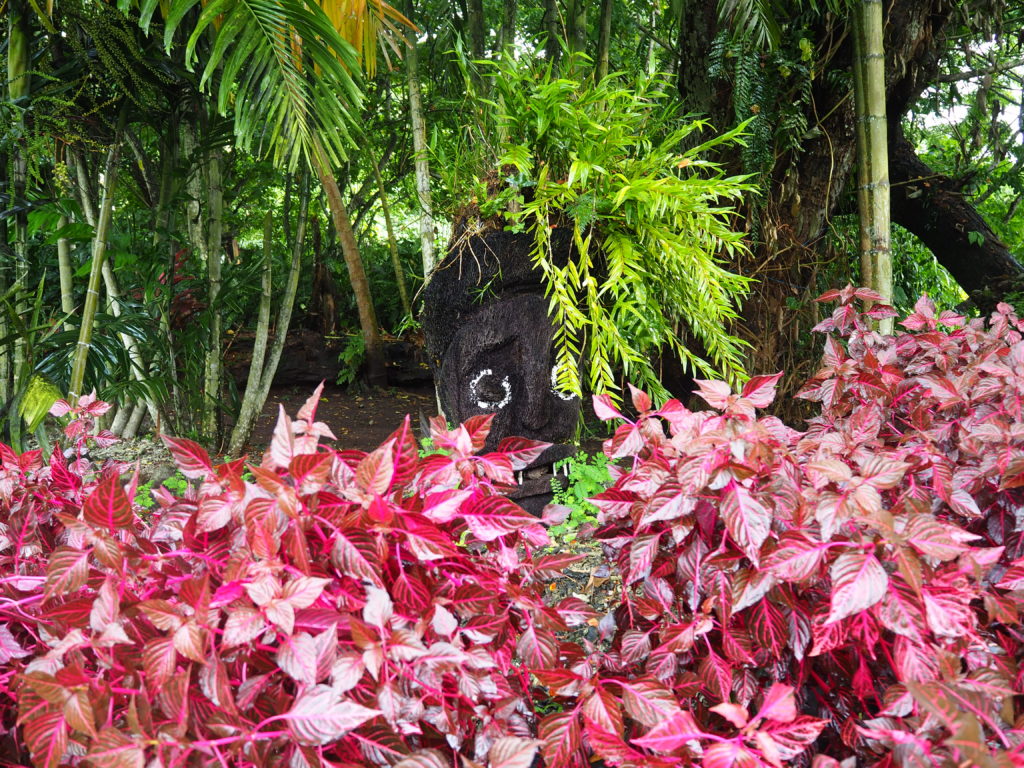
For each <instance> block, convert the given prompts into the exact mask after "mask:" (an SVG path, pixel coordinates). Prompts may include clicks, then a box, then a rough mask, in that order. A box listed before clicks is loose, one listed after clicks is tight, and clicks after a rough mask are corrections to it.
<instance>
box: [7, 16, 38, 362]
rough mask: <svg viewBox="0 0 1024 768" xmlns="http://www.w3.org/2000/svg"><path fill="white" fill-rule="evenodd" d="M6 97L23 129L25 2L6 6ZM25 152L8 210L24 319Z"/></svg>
mask: <svg viewBox="0 0 1024 768" xmlns="http://www.w3.org/2000/svg"><path fill="white" fill-rule="evenodd" d="M7 13H8V28H7V89H8V90H7V93H8V97H9V99H10V102H11V103H12V104H14V105H15V107H14V108H15V110H17V114H18V117H17V118H16V120H17V122H18V124H19V126H20V127H21V128H22V129H24V125H25V120H24V110H25V109H27V108H28V103H27V102H28V96H29V93H30V92H31V85H32V74H31V70H30V66H31V53H32V52H31V46H32V30H31V28H30V27H29V17H28V14H29V8H28V4H27V3H26V2H24V0H9V2H8V6H7ZM27 152H28V150H27V148H26V147H25V146H24V145H23V144H22V143H19V144H18V145H17V146H15V148H14V156H13V161H14V162H13V163H12V165H13V169H12V170H13V174H12V177H11V190H10V191H11V199H10V206H11V207H12V208H14V209H15V211H16V213H15V214H14V284H15V285H16V286H18V288H19V291H18V296H17V311H18V313H19V314H21V315H24V314H25V313H26V312H27V311H28V307H27V304H26V303H25V298H24V291H23V290H20V289H23V288H24V287H25V285H26V283H27V281H28V214H27V212H26V211H25V207H24V205H23V202H24V200H25V184H26V180H27V176H28V157H27ZM24 354H25V350H24V346H23V342H22V340H21V339H16V340H15V342H14V371H15V376H17V371H20V370H21V362H22V360H23V359H24Z"/></svg>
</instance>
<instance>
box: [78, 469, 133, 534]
mask: <svg viewBox="0 0 1024 768" xmlns="http://www.w3.org/2000/svg"><path fill="white" fill-rule="evenodd" d="M82 515H83V517H84V518H85V519H86V521H87V522H89V523H92V524H93V525H95V526H99V527H102V528H106V529H107V530H109V531H116V530H117V529H119V528H127V527H128V526H130V525H131V524H132V520H133V519H134V514H133V512H132V504H131V501H129V500H128V496H127V494H126V493H125V492H124V488H122V487H121V481H120V480H119V479H118V476H117V474H115V473H113V472H111V473H108V474H107V475H106V476H104V478H103V479H102V480H101V481H100V483H99V485H97V486H96V488H95V490H93V492H92V493H90V494H89V495H88V496H86V498H85V503H84V504H83V505H82Z"/></svg>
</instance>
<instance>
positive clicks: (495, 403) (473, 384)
mask: <svg viewBox="0 0 1024 768" xmlns="http://www.w3.org/2000/svg"><path fill="white" fill-rule="evenodd" d="M493 375H494V371H492V370H491V369H490V368H484V369H483V370H482V371H480V372H479V373H477V375H476V376H474V377H473V379H472V380H471V381H470V382H469V396H470V398H471V399H473V400H476V405H477V407H478V408H482V409H483V410H485V411H500V410H501V409H502V408H504V407H505V406H506V405H508V404H509V403H510V402H512V385H511V384H510V383H509V380H508V376H506V377H505V378H503V379H502V380H501V388H502V389H503V390H505V396H504V397H502V398H501V400H484V399H483V398H481V397H480V382H481V381H483V380H484V379H485V378H486V377H488V376H493Z"/></svg>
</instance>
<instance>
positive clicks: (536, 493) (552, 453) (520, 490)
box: [508, 443, 578, 514]
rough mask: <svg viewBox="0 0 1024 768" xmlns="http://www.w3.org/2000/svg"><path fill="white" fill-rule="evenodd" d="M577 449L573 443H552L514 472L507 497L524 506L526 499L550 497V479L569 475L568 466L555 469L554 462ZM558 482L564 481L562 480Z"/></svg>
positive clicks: (566, 456)
mask: <svg viewBox="0 0 1024 768" xmlns="http://www.w3.org/2000/svg"><path fill="white" fill-rule="evenodd" d="M577 450H578V449H577V447H576V446H574V445H565V444H562V443H558V444H555V445H552V446H551V447H550V448H548V449H547V450H546V451H544V453H542V454H541V455H540V456H538V457H537V458H536V459H535V460H534V461H533V462H532V463H531V464H530V465H529V466H527V467H526V468H525V469H520V470H518V471H517V472H516V473H515V477H516V487H515V488H514V489H512V490H510V491H509V492H508V497H509V498H510V499H512V500H513V501H515V502H516V503H518V504H520V505H523V506H526V505H525V504H524V502H525V501H526V500H527V499H537V500H540V499H545V497H546V499H550V497H551V496H552V495H553V492H552V490H551V482H552V480H558V479H559V478H561V477H568V476H569V467H568V466H565V467H561V468H559V469H557V470H556V469H555V464H556V463H557V462H559V461H561V460H562V459H565V458H568V457H569V456H573V455H575V454H576V451H577ZM560 482H562V483H563V484H564V483H565V481H564V480H563V481H560ZM545 503H546V500H545ZM531 506H532V505H531ZM541 506H543V505H541ZM535 514H536V513H535Z"/></svg>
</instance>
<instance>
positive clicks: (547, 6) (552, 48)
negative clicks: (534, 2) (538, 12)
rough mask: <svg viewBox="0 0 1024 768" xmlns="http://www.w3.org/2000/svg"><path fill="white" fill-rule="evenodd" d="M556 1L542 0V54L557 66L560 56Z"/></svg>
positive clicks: (560, 47)
mask: <svg viewBox="0 0 1024 768" xmlns="http://www.w3.org/2000/svg"><path fill="white" fill-rule="evenodd" d="M558 26H559V25H558V0H544V33H545V40H544V54H545V55H546V56H547V59H548V61H550V62H551V63H552V64H554V65H557V64H558V59H559V58H560V57H561V55H562V46H561V45H560V44H559V41H558Z"/></svg>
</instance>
